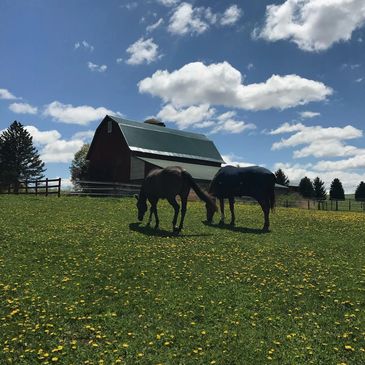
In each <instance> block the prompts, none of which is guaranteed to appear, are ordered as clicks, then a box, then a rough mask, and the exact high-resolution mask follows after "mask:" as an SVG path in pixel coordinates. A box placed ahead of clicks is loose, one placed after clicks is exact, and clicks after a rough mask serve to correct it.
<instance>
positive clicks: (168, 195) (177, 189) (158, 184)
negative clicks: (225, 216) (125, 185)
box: [136, 166, 217, 232]
mask: <svg viewBox="0 0 365 365" xmlns="http://www.w3.org/2000/svg"><path fill="white" fill-rule="evenodd" d="M190 188H193V190H194V191H195V193H196V195H197V196H198V197H199V198H200V199H201V200H203V201H204V202H205V203H206V206H207V207H209V208H208V209H209V210H211V211H213V212H215V211H217V206H216V205H215V201H214V199H213V198H212V197H210V196H209V195H208V194H207V193H206V192H204V191H203V190H201V189H200V187H199V186H198V185H197V183H196V182H195V181H194V179H193V178H192V176H191V175H190V174H189V173H188V172H187V171H185V170H184V169H182V168H181V167H180V166H170V167H166V168H164V169H156V170H152V171H151V172H150V173H149V174H148V175H147V177H146V178H145V180H144V181H143V183H142V186H141V190H140V193H139V196H136V199H137V209H138V219H139V220H140V221H142V220H143V217H144V215H145V213H146V211H147V199H148V201H149V202H150V204H151V209H150V216H149V219H148V222H147V225H150V223H151V220H152V214H154V215H155V222H156V224H155V229H157V228H158V226H159V219H158V215H157V202H158V200H159V199H167V201H168V202H169V203H170V204H171V205H172V206H173V208H174V212H175V213H174V218H173V220H172V227H173V231H174V232H180V231H181V230H182V228H183V225H184V218H185V213H186V204H187V200H188V195H189V192H190ZM177 195H179V196H180V198H181V219H180V225H179V226H177V225H176V223H177V217H178V214H179V210H180V206H179V204H178V202H177V201H176V196H177Z"/></svg>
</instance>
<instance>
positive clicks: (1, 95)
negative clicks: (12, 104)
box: [0, 89, 19, 100]
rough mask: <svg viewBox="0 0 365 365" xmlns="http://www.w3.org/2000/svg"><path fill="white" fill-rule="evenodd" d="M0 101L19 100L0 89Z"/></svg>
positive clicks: (5, 90)
mask: <svg viewBox="0 0 365 365" xmlns="http://www.w3.org/2000/svg"><path fill="white" fill-rule="evenodd" d="M0 99H4V100H15V99H19V98H17V97H16V96H15V95H13V94H12V93H11V92H10V91H9V90H7V89H0Z"/></svg>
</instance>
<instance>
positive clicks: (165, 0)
mask: <svg viewBox="0 0 365 365" xmlns="http://www.w3.org/2000/svg"><path fill="white" fill-rule="evenodd" d="M157 2H158V3H160V4H162V5H164V6H174V5H177V4H178V3H179V2H180V0H157Z"/></svg>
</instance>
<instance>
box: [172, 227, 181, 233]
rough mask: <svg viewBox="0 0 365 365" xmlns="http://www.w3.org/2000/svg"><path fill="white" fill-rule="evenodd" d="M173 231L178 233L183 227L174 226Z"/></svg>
mask: <svg viewBox="0 0 365 365" xmlns="http://www.w3.org/2000/svg"><path fill="white" fill-rule="evenodd" d="M172 231H173V232H175V233H176V232H180V231H181V229H180V228H179V227H173V228H172Z"/></svg>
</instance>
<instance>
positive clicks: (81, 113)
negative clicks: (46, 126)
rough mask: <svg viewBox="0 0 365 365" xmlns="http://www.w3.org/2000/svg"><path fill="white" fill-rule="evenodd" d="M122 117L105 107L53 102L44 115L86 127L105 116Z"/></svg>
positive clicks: (47, 106) (46, 107)
mask: <svg viewBox="0 0 365 365" xmlns="http://www.w3.org/2000/svg"><path fill="white" fill-rule="evenodd" d="M107 114H108V115H121V114H120V113H119V112H113V111H112V110H109V109H106V108H104V107H99V108H93V107H92V106H88V105H81V106H73V105H71V104H62V103H60V102H59V101H53V102H52V103H50V104H48V105H46V106H45V109H44V112H43V115H44V116H46V117H52V118H53V120H56V121H58V122H62V123H68V124H80V125H86V124H89V123H91V122H94V121H96V120H101V119H102V118H104V117H105V115H107Z"/></svg>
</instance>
